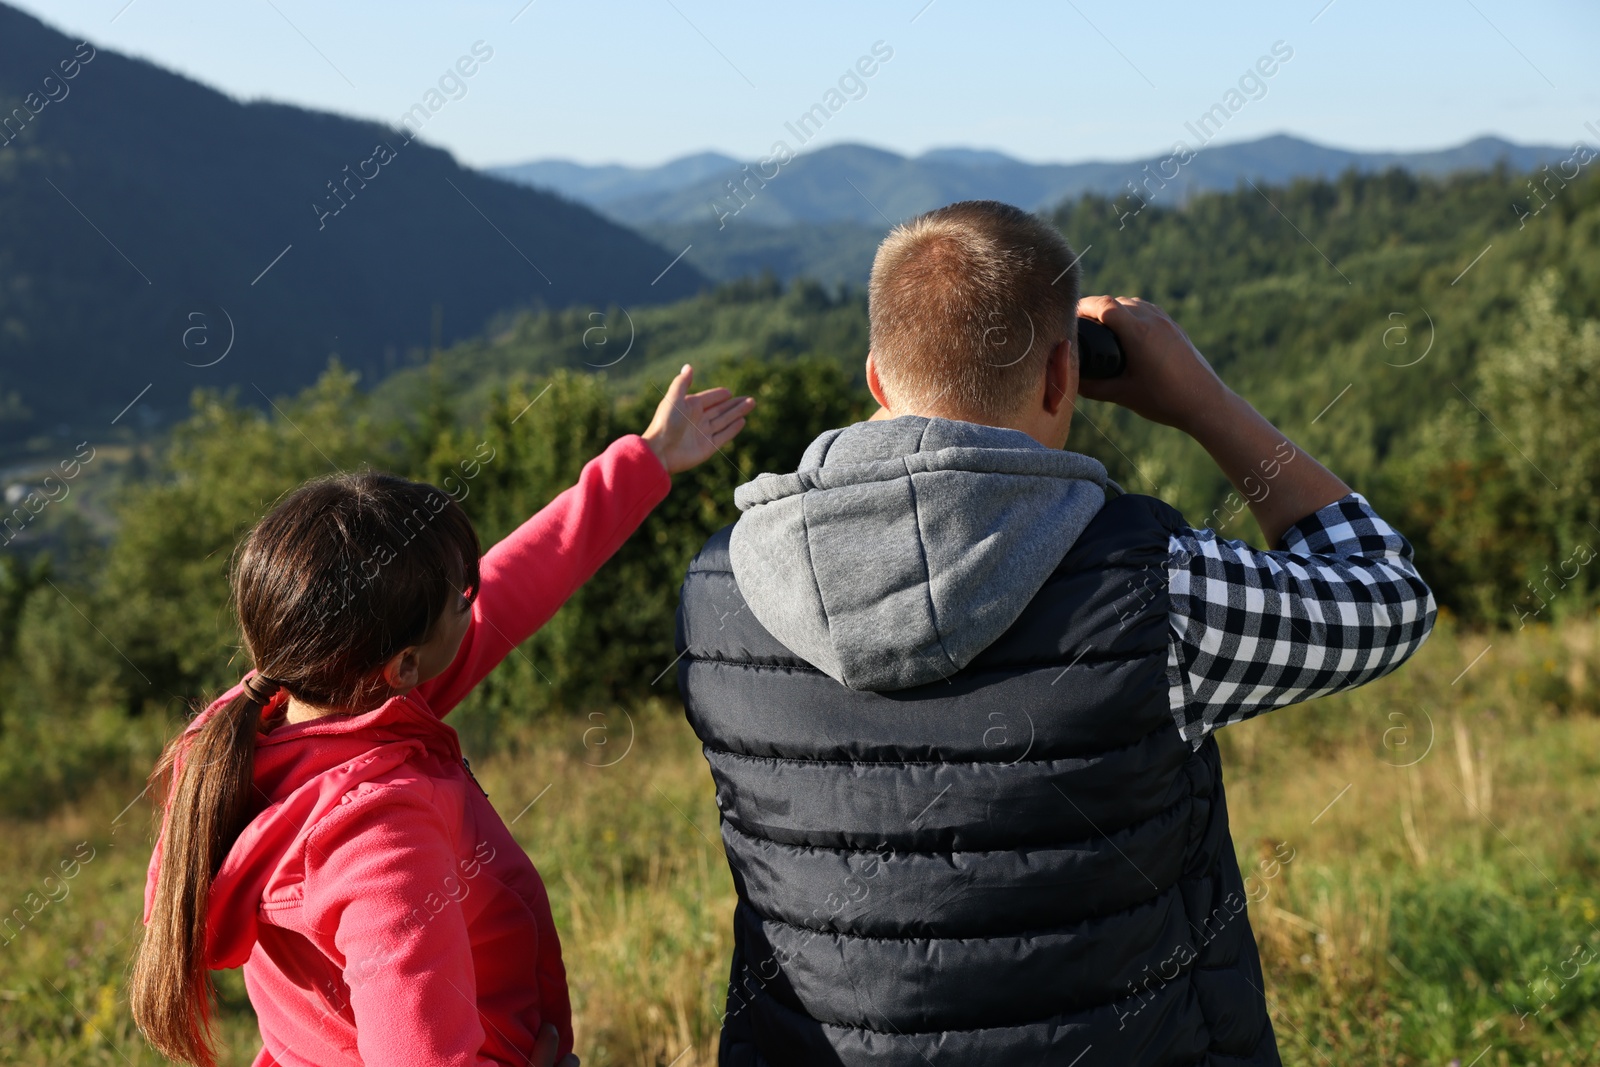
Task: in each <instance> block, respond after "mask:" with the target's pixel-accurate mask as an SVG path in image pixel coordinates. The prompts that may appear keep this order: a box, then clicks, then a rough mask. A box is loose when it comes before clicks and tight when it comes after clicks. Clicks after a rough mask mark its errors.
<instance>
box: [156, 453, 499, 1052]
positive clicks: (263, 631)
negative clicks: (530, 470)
mask: <svg viewBox="0 0 1600 1067" xmlns="http://www.w3.org/2000/svg"><path fill="white" fill-rule="evenodd" d="M478 556H479V546H478V538H477V534H476V533H475V532H474V531H473V529H472V523H471V522H470V521H469V520H468V519H467V516H466V513H465V512H463V511H462V510H461V507H460V505H458V504H457V503H456V502H455V501H454V500H453V499H451V498H450V497H449V496H448V495H447V494H445V493H444V492H442V491H440V490H439V489H436V488H434V487H433V486H431V485H423V484H419V483H416V482H409V481H406V480H405V479H403V478H396V477H394V476H392V475H388V474H381V473H377V472H371V471H364V472H360V473H354V474H335V475H331V476H329V477H325V478H319V479H316V480H315V481H311V482H308V483H306V484H305V485H303V486H301V487H300V488H298V489H296V490H294V491H293V492H291V493H289V494H288V495H287V496H285V497H284V498H283V499H282V500H280V501H279V502H278V504H277V505H276V506H275V507H274V508H273V509H272V510H271V511H270V512H269V513H268V514H267V515H266V517H264V518H263V519H262V520H261V521H260V522H258V523H257V524H256V526H255V527H254V528H253V529H252V530H251V531H250V532H249V534H247V535H246V536H245V538H244V540H243V541H242V542H240V544H239V547H238V549H237V551H236V552H235V554H234V559H233V573H232V590H233V599H234V606H235V609H236V611H237V613H238V619H239V628H240V631H241V633H242V636H243V638H244V644H245V649H246V651H247V652H248V653H249V656H250V659H251V662H252V663H253V664H254V666H255V669H256V671H257V674H258V675H260V676H264V677H265V678H269V679H272V680H273V681H274V682H276V683H278V684H280V685H281V686H282V687H283V688H285V689H287V690H288V691H289V693H290V694H291V695H292V696H294V697H295V698H296V699H298V700H299V701H301V702H302V703H305V704H310V705H313V706H316V707H320V708H326V709H340V710H348V711H364V710H368V709H370V708H373V707H376V706H378V704H380V703H382V701H383V700H385V699H386V698H388V697H389V696H391V695H393V694H394V693H395V692H397V691H401V690H405V689H408V688H410V687H411V686H413V685H416V684H417V683H418V682H421V681H425V680H427V679H428V678H429V677H432V676H433V675H435V674H437V673H439V672H440V671H442V670H443V669H444V667H445V666H447V665H448V664H449V662H450V660H451V659H452V658H453V657H454V655H455V651H456V649H457V647H458V646H459V645H460V642H461V638H462V634H463V633H464V632H465V629H466V622H467V619H468V616H469V611H468V606H469V605H470V602H471V600H472V598H473V596H474V595H475V594H476V592H477V586H478ZM274 688H275V687H274V686H272V685H265V686H258V685H252V686H250V687H248V688H247V690H246V691H245V692H242V693H240V694H239V695H238V696H236V697H235V698H234V699H232V700H230V701H229V702H228V703H227V704H226V705H224V706H223V707H220V708H217V709H216V710H215V711H214V712H213V713H212V714H211V715H210V716H209V717H207V719H206V720H205V721H204V722H203V723H201V724H200V725H199V726H198V727H196V728H194V729H192V730H189V731H186V732H185V733H184V734H182V735H180V736H179V737H178V738H177V739H175V740H174V741H173V742H172V744H170V745H169V746H168V748H167V751H166V754H165V755H164V756H163V758H162V760H161V763H160V764H159V765H158V766H157V767H156V771H155V774H154V776H153V778H155V779H156V780H157V781H158V784H161V785H164V786H165V787H166V788H165V789H164V790H163V792H164V793H165V795H166V797H167V802H166V819H165V824H164V831H163V835H162V854H161V867H160V871H159V873H158V877H157V882H156V891H155V899H154V900H153V902H152V905H151V910H150V919H149V923H148V925H147V927H146V930H145V937H144V941H143V943H142V944H141V945H140V948H139V954H138V957H137V958H136V960H135V962H134V969H133V976H132V981H131V982H130V999H131V1000H132V1005H133V1013H134V1018H135V1020H136V1021H137V1022H138V1024H139V1028H140V1029H141V1030H143V1031H144V1033H145V1036H146V1037H147V1038H149V1040H150V1042H151V1044H153V1045H155V1046H156V1048H157V1049H159V1050H160V1051H161V1052H162V1053H164V1054H165V1055H167V1056H168V1057H170V1058H172V1059H175V1060H179V1061H182V1062H186V1063H191V1064H200V1065H205V1067H210V1065H211V1064H212V1063H213V1062H214V1059H213V1056H212V1051H211V1047H210V1035H209V1026H208V1020H209V1014H210V1001H211V992H212V991H211V980H210V971H209V968H208V966H207V962H208V961H207V952H206V944H205V939H206V917H207V902H208V898H209V894H210V888H211V881H212V879H213V878H214V877H215V876H216V873H217V871H218V869H219V868H220V867H221V866H222V861H223V859H224V858H225V857H226V856H227V853H228V850H229V848H231V847H232V845H233V842H234V840H235V838H237V837H238V834H239V831H240V830H241V829H243V827H244V823H245V822H246V821H247V819H248V818H249V816H250V813H251V812H252V811H253V810H255V809H256V808H257V807H259V806H260V802H261V801H262V799H263V798H260V797H255V796H253V793H254V787H253V784H252V776H253V771H254V765H255V741H256V734H257V733H258V732H259V730H260V724H261V709H262V706H263V704H264V702H265V700H266V699H267V694H269V693H270V692H271V691H272V690H273V689H274Z"/></svg>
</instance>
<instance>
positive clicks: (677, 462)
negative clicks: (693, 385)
mask: <svg viewBox="0 0 1600 1067" xmlns="http://www.w3.org/2000/svg"><path fill="white" fill-rule="evenodd" d="M693 380H694V368H693V367H691V366H689V364H687V363H685V364H684V365H683V370H681V371H679V372H678V376H677V377H676V378H674V379H672V385H671V386H669V387H668V388H667V395H666V396H664V397H662V398H661V403H660V404H659V405H657V407H656V414H655V417H654V418H653V419H651V420H650V427H649V428H648V429H647V430H645V432H644V433H643V434H642V435H641V436H642V437H643V438H644V439H645V443H646V444H648V445H649V446H650V447H651V449H652V450H654V452H655V454H656V456H657V457H659V458H660V460H661V465H662V466H664V467H666V468H667V472H668V473H669V474H677V473H679V472H680V471H686V470H688V469H689V468H690V467H694V466H698V465H699V464H701V463H703V462H705V461H706V460H707V459H710V458H711V453H713V452H715V451H716V450H717V449H719V448H721V447H722V446H723V445H725V444H727V443H728V442H729V441H731V440H733V438H734V436H735V435H736V434H737V433H738V432H739V431H740V430H742V429H744V418H745V416H746V415H748V414H750V410H751V409H752V408H754V407H755V406H756V402H755V400H754V399H752V398H751V397H748V396H733V395H732V394H731V393H730V392H729V391H728V390H726V389H723V388H720V387H719V388H716V389H707V390H705V391H704V392H701V393H691V392H689V383H690V382H692V381H693Z"/></svg>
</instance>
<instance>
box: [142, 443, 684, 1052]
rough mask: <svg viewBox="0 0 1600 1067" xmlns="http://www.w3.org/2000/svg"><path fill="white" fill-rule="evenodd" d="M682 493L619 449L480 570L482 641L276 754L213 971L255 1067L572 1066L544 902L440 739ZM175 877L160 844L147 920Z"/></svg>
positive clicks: (453, 750)
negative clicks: (531, 1059)
mask: <svg viewBox="0 0 1600 1067" xmlns="http://www.w3.org/2000/svg"><path fill="white" fill-rule="evenodd" d="M669 484H670V482H669V478H668V476H667V472H666V470H665V468H663V467H662V465H661V462H660V461H659V460H658V459H657V458H656V456H655V454H654V453H653V452H652V451H651V450H650V448H649V446H648V445H646V444H645V443H644V440H643V439H642V438H640V437H638V436H631V435H630V436H628V437H624V438H622V439H621V440H618V441H616V442H615V443H613V444H612V445H611V447H610V448H608V449H606V451H605V452H604V453H603V454H602V455H600V456H599V457H597V458H596V459H594V460H592V461H591V462H590V463H589V464H588V465H587V466H585V467H584V469H583V474H582V476H581V477H580V478H579V480H578V484H577V485H576V486H575V487H573V488H571V489H568V490H567V491H566V492H564V493H562V494H561V495H560V496H558V497H556V499H555V500H554V501H552V502H551V503H550V505H549V506H548V507H546V508H544V509H543V510H542V511H540V512H539V513H538V514H537V515H534V516H533V517H532V518H530V519H528V520H527V521H526V522H524V523H523V524H522V526H520V527H519V528H518V529H517V530H516V532H514V533H513V534H511V535H510V536H509V537H507V538H506V539H505V540H504V541H501V542H500V543H499V544H498V545H496V546H494V548H492V549H490V550H489V552H488V553H486V554H485V555H484V557H483V561H482V563H481V566H480V572H481V579H482V580H481V585H480V589H479V593H478V596H477V599H476V601H475V602H474V604H473V609H472V622H471V624H470V627H469V629H468V630H467V634H466V637H465V639H464V640H463V641H462V643H461V650H460V652H459V653H458V654H457V656H456V658H455V660H454V661H453V662H452V663H451V664H450V666H449V667H448V668H447V669H446V670H445V672H444V673H443V674H441V675H440V676H439V677H437V678H435V679H433V680H432V681H429V682H426V683H424V684H423V685H420V686H418V687H417V688H416V689H414V690H412V691H411V692H410V693H407V694H405V695H403V696H398V697H395V698H393V699H391V700H389V701H388V702H387V703H385V704H384V705H383V706H382V707H380V708H378V709H377V710H375V711H371V712H368V713H366V714H364V715H358V716H351V717H338V718H327V719H319V720H314V721H310V722H303V723H295V724H280V725H278V726H277V727H276V728H275V729H272V730H270V731H269V732H267V733H264V734H263V735H262V736H261V738H260V741H259V743H258V746H257V749H256V762H255V784H256V786H257V788H258V789H259V790H260V795H261V796H262V797H264V798H265V800H264V801H263V810H261V812H260V814H258V815H257V816H256V817H255V818H254V819H253V820H252V821H251V822H250V823H249V825H248V826H247V827H246V828H245V830H244V832H243V833H242V834H240V836H239V839H238V841H237V842H236V843H235V844H234V846H233V848H232V850H231V851H230V852H229V854H228V856H227V859H226V861H225V862H224V863H223V866H222V869H221V871H220V872H219V873H218V875H217V878H216V881H215V882H214V883H213V887H212V891H211V905H210V911H209V914H208V917H207V921H208V928H209V932H210V933H209V937H210V946H209V948H210V957H211V959H210V962H211V966H212V967H213V968H231V967H238V966H240V965H243V967H244V978H245V987H246V988H247V989H248V991H249V994H250V1002H251V1004H252V1005H253V1006H254V1007H255V1011H256V1015H257V1018H258V1020H259V1023H260V1027H261V1041H262V1049H261V1052H260V1054H259V1055H258V1056H257V1057H256V1060H255V1063H256V1067H269V1065H277V1064H281V1065H283V1067H345V1065H348V1067H362V1065H365V1067H401V1065H416V1067H424V1065H426V1067H436V1065H442V1064H460V1065H484V1064H526V1063H527V1060H528V1056H529V1054H530V1052H531V1050H532V1047H533V1043H534V1039H535V1037H536V1035H537V1034H538V1031H539V1028H540V1027H541V1026H542V1025H543V1024H544V1023H546V1022H550V1023H553V1024H554V1025H555V1027H556V1029H557V1030H558V1031H559V1032H560V1034H561V1051H560V1055H562V1056H564V1055H566V1054H567V1053H568V1052H569V1051H571V1049H572V1019H571V1008H570V1005H569V1003H568V1000H567V982H566V972H565V970H564V969H563V967H562V964H561V945H560V942H559V941H558V940H557V937H556V930H555V925H554V922H553V920H552V918H551V914H550V902H549V899H548V898H547V897H546V895H545V890H544V884H543V883H542V882H541V881H540V879H539V875H538V873H537V872H536V871H535V870H534V868H533V864H532V863H531V862H530V861H529V860H528V856H527V854H526V853H525V852H523V851H522V849H521V847H520V846H518V845H517V843H516V841H514V840H513V839H512V837H511V832H510V830H509V829H508V828H507V826H506V824H505V823H504V822H503V821H502V820H501V818H500V816H499V815H498V814H497V813H496V811H495V809H494V808H493V807H492V806H491V805H490V803H489V800H488V798H487V797H486V796H485V794H484V793H483V792H482V791H481V790H480V789H479V788H478V784H477V782H476V781H474V780H473V779H472V777H471V775H470V772H469V771H468V770H467V768H466V767H465V766H464V764H463V761H462V757H461V747H460V745H459V744H458V742H457V740H456V733H455V731H454V730H453V729H451V728H450V727H449V726H447V725H445V723H444V722H442V721H441V720H442V718H443V716H444V715H445V714H446V713H447V712H448V711H450V709H451V708H453V707H454V706H455V705H456V704H457V703H458V702H459V701H460V700H461V698H462V697H464V696H465V695H466V694H467V692H468V691H470V690H471V689H472V687H473V686H475V685H477V684H478V682H480V681H481V680H482V679H483V677H484V676H485V675H487V674H488V673H489V672H490V671H491V670H492V669H493V668H494V667H495V665H496V664H498V663H499V662H500V661H501V660H502V659H504V658H505V656H506V655H507V654H508V653H509V652H510V651H511V650H512V649H513V648H514V647H516V645H518V644H519V643H521V642H522V641H523V640H525V639H526V638H527V637H528V636H529V635H530V634H532V633H533V632H534V631H535V630H537V629H538V628H539V627H540V626H542V625H543V624H544V623H545V622H546V621H547V620H548V619H549V618H550V616H551V615H553V614H555V611H556V609H557V608H559V607H560V606H561V604H562V603H563V602H564V601H565V600H566V599H567V598H568V597H569V596H571V595H572V593H573V591H575V590H576V589H577V588H578V586H580V585H582V584H583V582H584V581H585V580H587V579H588V578H589V576H590V575H592V574H593V573H594V572H595V571H596V570H597V569H598V568H599V566H600V565H601V564H602V563H604V562H605V560H606V559H607V558H608V557H610V556H611V554H612V553H613V552H615V551H616V550H617V548H618V547H620V546H621V544H622V543H623V542H624V541H625V540H627V538H628V535H629V534H631V533H632V532H633V531H634V529H635V528H636V527H637V526H638V525H639V523H640V522H641V521H642V520H643V519H644V517H645V516H646V515H647V514H648V513H649V512H650V509H651V508H653V507H655V505H656V504H658V503H659V502H660V501H661V499H662V498H663V497H665V496H666V493H667V489H668V487H669ZM241 685H242V682H241ZM239 689H240V686H235V687H234V688H232V689H230V690H229V691H228V692H227V693H225V694H223V696H222V697H220V698H218V700H217V702H216V703H214V704H212V705H211V706H210V707H209V708H207V709H206V711H204V712H202V713H201V715H200V716H199V717H197V718H196V722H197V723H198V722H199V721H201V720H202V719H203V718H204V717H205V716H207V715H210V714H213V713H214V712H215V711H216V710H217V708H218V707H220V706H222V705H223V704H225V703H226V702H227V701H228V700H231V699H232V698H233V696H234V695H235V694H237V693H238V692H239ZM285 699H286V695H285V694H283V693H280V694H279V695H278V697H277V698H275V699H274V701H273V703H272V704H270V705H269V706H268V708H267V709H266V711H265V714H266V715H268V716H270V715H272V714H273V713H274V712H275V711H276V710H277V708H278V705H279V704H280V703H281V702H282V701H283V700H285ZM191 728H192V727H191ZM160 862H161V844H160V841H159V840H158V841H157V843H156V849H155V854H154V855H153V856H152V857H151V859H150V870H149V877H148V880H147V882H146V886H145V919H146V921H148V920H149V915H150V904H151V901H152V900H153V898H154V892H155V885H156V877H157V872H158V870H159V867H160Z"/></svg>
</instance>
